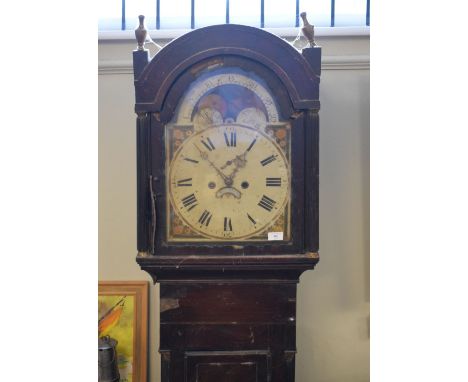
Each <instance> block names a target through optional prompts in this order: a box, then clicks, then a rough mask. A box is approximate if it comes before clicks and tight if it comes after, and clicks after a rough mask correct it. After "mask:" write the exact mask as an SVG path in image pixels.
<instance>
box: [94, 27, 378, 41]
mask: <svg viewBox="0 0 468 382" xmlns="http://www.w3.org/2000/svg"><path fill="white" fill-rule="evenodd" d="M300 29H301V28H265V29H264V30H266V31H267V32H270V33H273V34H275V35H277V36H279V37H296V36H297V35H298V34H299V33H300ZM190 31H191V29H160V30H151V31H150V33H149V34H150V37H151V38H152V39H153V40H167V39H174V38H177V37H180V36H182V35H184V34H185V33H188V32H190ZM369 35H370V27H367V26H366V27H315V36H316V37H333V36H336V37H339V36H369ZM98 40H99V41H106V40H122V41H124V40H135V32H134V31H132V30H128V31H99V32H98Z"/></svg>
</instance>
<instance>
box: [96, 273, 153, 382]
mask: <svg viewBox="0 0 468 382" xmlns="http://www.w3.org/2000/svg"><path fill="white" fill-rule="evenodd" d="M98 295H99V296H98V336H103V335H109V336H110V337H111V338H114V339H115V340H117V356H118V366H119V373H120V378H121V379H120V381H121V382H146V380H147V358H148V357H147V350H148V282H146V281H99V287H98Z"/></svg>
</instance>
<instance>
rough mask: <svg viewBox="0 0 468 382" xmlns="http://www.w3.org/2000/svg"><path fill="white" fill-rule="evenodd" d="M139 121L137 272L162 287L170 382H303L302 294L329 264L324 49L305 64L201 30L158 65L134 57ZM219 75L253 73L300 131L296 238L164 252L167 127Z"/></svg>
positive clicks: (171, 47)
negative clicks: (323, 207)
mask: <svg viewBox="0 0 468 382" xmlns="http://www.w3.org/2000/svg"><path fill="white" fill-rule="evenodd" d="M133 62H134V77H135V93H136V103H135V111H136V113H137V115H138V116H137V198H138V199H137V224H138V226H137V231H138V234H137V238H138V239H137V240H138V243H137V246H138V256H137V262H138V264H139V265H140V266H141V268H142V269H143V270H145V271H147V272H148V273H149V274H150V275H151V276H152V278H153V280H154V281H155V282H159V283H160V349H159V351H160V353H161V360H162V361H161V362H162V365H161V374H162V375H161V380H162V381H163V382H169V381H171V382H179V381H180V382H182V381H184V382H192V381H193V382H195V381H197V382H211V381H216V382H220V381H224V382H231V381H232V382H234V381H242V382H249V381H272V382H284V381H294V358H295V352H296V345H295V343H296V342H295V337H296V336H295V329H296V325H295V322H296V286H297V283H298V281H299V276H300V275H301V273H302V272H304V271H305V270H307V269H313V268H314V266H315V265H316V263H317V262H318V260H319V256H318V179H319V119H318V111H319V107H320V103H319V81H320V69H321V49H320V48H319V47H313V48H305V49H303V50H302V54H300V53H299V52H298V51H297V50H296V49H295V48H293V47H292V46H291V45H289V44H288V43H287V42H285V41H283V40H282V39H280V38H278V37H276V36H274V35H273V34H270V33H268V32H265V31H263V30H260V29H257V28H252V27H246V26H240V25H216V26H211V27H206V28H201V29H198V30H194V31H192V32H190V33H187V34H186V35H184V36H182V37H180V38H178V39H176V40H174V41H173V42H171V43H170V44H168V45H167V46H165V47H164V48H163V49H162V50H161V51H159V52H158V53H157V54H156V55H155V56H154V57H153V58H152V59H151V60H150V57H149V52H148V51H147V50H136V51H134V52H133ZM213 65H218V66H225V67H239V68H242V69H243V70H246V71H248V72H254V73H255V74H256V75H257V76H259V77H260V78H262V79H263V80H264V81H265V83H266V84H267V85H268V86H269V88H270V89H272V90H273V93H274V96H275V97H276V101H277V103H278V106H279V109H280V111H281V114H282V116H283V119H284V120H290V122H291V126H292V134H293V135H292V145H293V150H292V158H291V166H292V168H293V175H292V180H291V189H292V196H293V197H292V206H291V207H292V208H291V227H292V228H291V236H292V240H291V242H290V243H288V244H284V243H282V242H275V241H273V242H268V241H266V242H260V243H258V244H255V245H253V244H248V245H245V243H244V244H243V243H242V242H239V243H218V244H206V243H203V244H200V243H185V244H173V243H167V242H166V241H165V232H166V230H165V221H166V216H165V205H166V199H165V198H166V195H165V148H164V126H165V125H166V124H167V123H168V122H169V121H170V120H171V119H172V117H173V115H174V112H175V109H176V107H177V103H178V100H179V99H180V98H181V97H182V95H183V94H184V92H185V91H186V90H187V88H188V86H189V85H190V83H192V82H193V81H194V80H195V79H196V78H197V75H198V74H199V73H200V72H201V71H202V70H204V69H205V68H207V67H209V66H213Z"/></svg>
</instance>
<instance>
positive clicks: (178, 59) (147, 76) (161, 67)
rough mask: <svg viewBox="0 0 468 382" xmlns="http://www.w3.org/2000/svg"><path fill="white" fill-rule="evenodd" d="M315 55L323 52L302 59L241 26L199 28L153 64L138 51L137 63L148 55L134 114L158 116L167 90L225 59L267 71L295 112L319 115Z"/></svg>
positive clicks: (139, 79)
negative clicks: (185, 75)
mask: <svg viewBox="0 0 468 382" xmlns="http://www.w3.org/2000/svg"><path fill="white" fill-rule="evenodd" d="M207 35H209V36H210V38H209V39H207V38H206V36H207ZM311 50H317V51H319V50H320V48H309V49H304V50H303V54H302V55H301V54H300V53H299V52H298V51H297V50H296V49H295V48H294V47H293V46H292V45H290V44H289V43H288V42H286V41H284V40H282V39H281V38H279V37H277V36H275V35H273V34H272V33H269V32H266V31H264V30H260V29H258V28H253V27H248V26H243V25H234V24H226V25H214V26H209V27H205V28H200V29H196V30H194V31H192V32H190V33H187V34H185V35H183V36H181V37H179V38H177V39H175V40H174V41H172V42H171V43H169V44H168V45H166V46H165V47H164V48H163V49H161V50H160V51H159V52H158V53H157V54H156V55H155V56H154V57H153V58H152V59H151V60H150V61H148V51H135V52H134V58H136V57H135V54H142V53H144V54H145V55H146V57H144V58H143V60H142V61H140V63H141V64H140V68H141V70H140V71H139V72H138V73H135V91H136V104H135V111H136V112H160V111H161V110H162V107H163V105H164V101H165V97H166V95H167V93H168V91H169V90H170V89H171V87H172V86H173V85H174V83H175V82H176V81H177V79H178V78H179V76H180V75H181V74H183V73H184V72H186V71H187V70H189V69H190V70H193V68H194V67H196V65H197V64H198V63H200V62H202V61H206V60H209V59H211V58H215V57H217V56H218V57H219V56H222V55H231V56H237V57H243V58H246V59H249V60H252V61H255V62H257V63H259V64H261V65H263V66H265V67H266V68H268V69H269V70H271V71H272V72H273V73H274V74H275V75H276V76H277V77H278V79H279V80H280V81H281V82H282V84H283V85H284V87H285V89H286V90H287V92H288V95H289V98H290V100H291V103H292V106H293V108H294V109H296V110H318V109H319V105H320V104H319V90H318V89H319V86H318V85H319V81H320V77H319V75H320V61H318V62H317V64H318V67H317V68H314V67H313V66H317V65H314V64H315V61H316V60H315V59H314V57H313V56H314V55H311V54H310V51H311ZM306 53H307V54H306ZM317 57H320V55H317ZM291 58H293V59H291ZM145 61H146V62H145ZM311 83H312V84H313V86H311Z"/></svg>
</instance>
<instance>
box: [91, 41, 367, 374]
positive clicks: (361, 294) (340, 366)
mask: <svg viewBox="0 0 468 382" xmlns="http://www.w3.org/2000/svg"><path fill="white" fill-rule="evenodd" d="M317 42H318V44H319V45H321V46H322V53H323V60H322V61H323V71H322V79H321V105H322V108H321V111H320V121H321V131H320V256H321V260H320V263H319V264H318V265H317V267H316V269H315V270H314V271H308V272H306V273H304V274H303V275H302V277H301V282H300V284H299V289H298V301H297V305H298V309H297V350H298V354H297V358H296V359H297V361H296V381H297V382H310V381H314V382H344V381H346V382H361V381H368V380H369V37H366V36H359V37H358V36H354V37H352V36H348V37H322V38H320V37H319V38H317ZM134 48H135V43H134V42H133V41H109V40H107V41H105V40H100V41H99V279H100V280H148V281H149V282H150V283H151V281H150V277H149V276H148V275H147V274H146V273H145V272H143V271H141V270H140V269H139V267H138V265H137V264H136V262H135V255H136V171H135V170H136V169H135V166H136V165H135V157H136V153H135V141H136V139H135V134H136V133H135V114H134V112H133V105H134V89H133V75H132V69H131V59H132V50H133V49H134ZM149 48H150V50H151V51H152V52H154V51H155V49H153V47H151V46H149ZM158 295H159V290H158V288H157V286H152V287H150V309H149V311H150V330H149V332H150V339H149V349H150V360H149V364H150V374H149V375H150V379H149V381H151V382H155V381H160V378H159V374H160V365H159V362H160V359H159V355H158V353H157V349H158V337H157V335H158V333H157V329H156V328H158V327H159V322H158V317H159V312H158V311H157V309H158V304H157V297H158Z"/></svg>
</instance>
